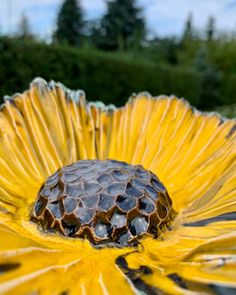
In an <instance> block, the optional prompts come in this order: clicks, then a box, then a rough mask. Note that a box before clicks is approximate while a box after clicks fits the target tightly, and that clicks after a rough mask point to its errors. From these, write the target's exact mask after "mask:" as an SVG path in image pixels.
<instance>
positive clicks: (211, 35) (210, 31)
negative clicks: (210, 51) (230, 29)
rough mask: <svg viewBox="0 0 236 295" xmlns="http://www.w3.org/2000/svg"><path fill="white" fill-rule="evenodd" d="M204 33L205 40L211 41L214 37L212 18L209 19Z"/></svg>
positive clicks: (213, 19) (213, 21)
mask: <svg viewBox="0 0 236 295" xmlns="http://www.w3.org/2000/svg"><path fill="white" fill-rule="evenodd" d="M206 33H207V40H208V41H212V40H213V39H214V37H215V18H214V17H213V16H210V17H209V20H208V24H207V30H206Z"/></svg>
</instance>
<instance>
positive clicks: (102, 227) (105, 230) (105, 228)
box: [94, 223, 111, 238]
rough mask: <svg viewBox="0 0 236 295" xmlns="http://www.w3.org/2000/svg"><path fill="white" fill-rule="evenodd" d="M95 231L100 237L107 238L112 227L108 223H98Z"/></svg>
mask: <svg viewBox="0 0 236 295" xmlns="http://www.w3.org/2000/svg"><path fill="white" fill-rule="evenodd" d="M94 232H95V234H96V236H98V237H99V238H107V237H108V236H109V234H110V233H111V227H110V226H109V225H108V224H104V223H98V224H96V226H95V227H94Z"/></svg>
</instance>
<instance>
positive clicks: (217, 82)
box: [193, 47, 221, 108]
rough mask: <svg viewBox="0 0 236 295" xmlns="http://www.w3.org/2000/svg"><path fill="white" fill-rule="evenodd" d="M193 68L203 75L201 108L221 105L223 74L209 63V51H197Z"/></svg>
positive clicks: (202, 48)
mask: <svg viewBox="0 0 236 295" xmlns="http://www.w3.org/2000/svg"><path fill="white" fill-rule="evenodd" d="M193 66H194V67H195V68H196V69H197V70H198V71H199V73H201V75H202V89H201V103H200V107H202V108H207V107H213V106H215V105H218V104H219V103H220V87H221V73H220V71H219V70H218V69H217V68H216V67H215V66H214V65H213V64H212V63H211V62H210V61H209V57H208V50H207V48H206V47H201V48H199V50H198V51H197V54H196V57H195V59H194V63H193Z"/></svg>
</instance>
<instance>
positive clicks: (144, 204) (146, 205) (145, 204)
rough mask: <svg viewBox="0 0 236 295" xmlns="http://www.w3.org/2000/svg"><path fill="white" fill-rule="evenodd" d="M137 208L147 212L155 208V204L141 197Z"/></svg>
mask: <svg viewBox="0 0 236 295" xmlns="http://www.w3.org/2000/svg"><path fill="white" fill-rule="evenodd" d="M139 210H140V211H141V212H142V213H147V214H149V213H151V212H153V211H154V210H155V204H154V203H153V202H152V201H151V200H150V199H148V198H146V197H143V198H141V199H140V200H139Z"/></svg>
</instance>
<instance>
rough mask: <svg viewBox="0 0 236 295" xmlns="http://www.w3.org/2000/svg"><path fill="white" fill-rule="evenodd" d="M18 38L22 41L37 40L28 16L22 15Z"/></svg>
mask: <svg viewBox="0 0 236 295" xmlns="http://www.w3.org/2000/svg"><path fill="white" fill-rule="evenodd" d="M17 37H18V38H20V39H28V40H33V39H35V37H34V35H33V34H32V32H31V29H30V23H29V20H28V18H27V16H26V15H24V14H23V15H22V17H21V20H20V22H19V25H18V32H17Z"/></svg>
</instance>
